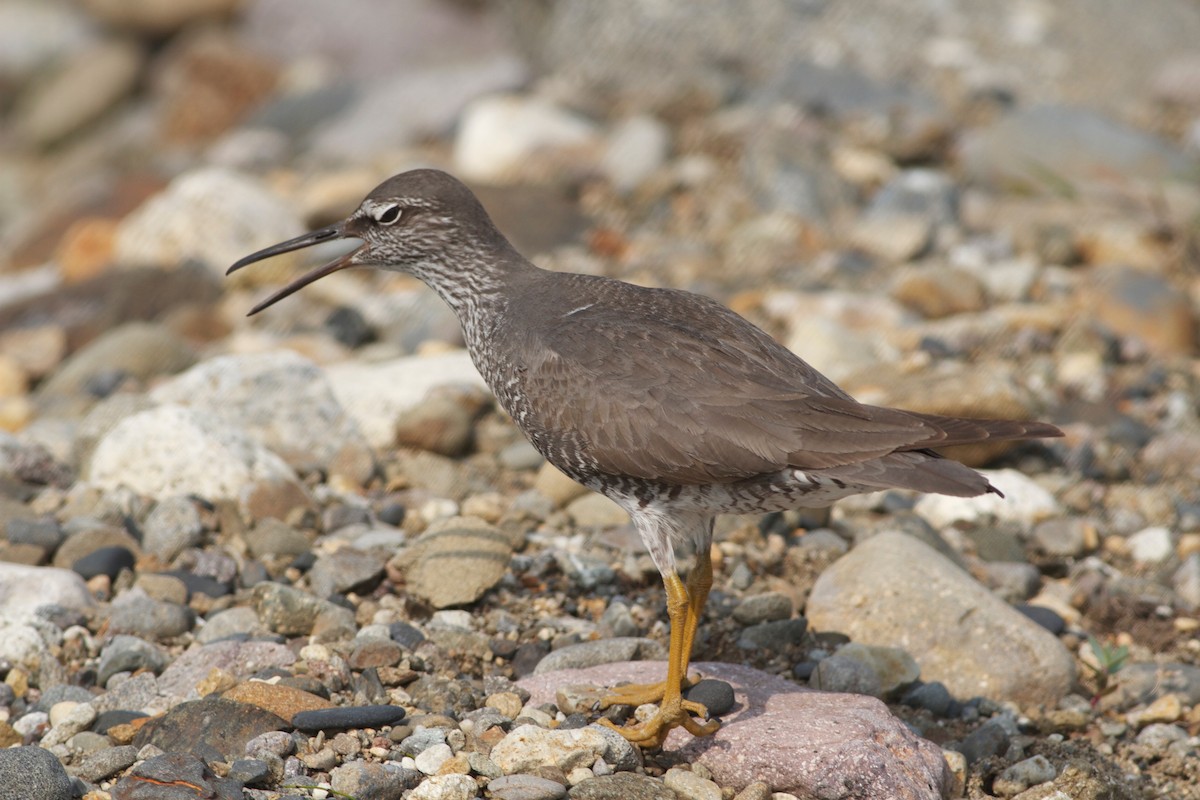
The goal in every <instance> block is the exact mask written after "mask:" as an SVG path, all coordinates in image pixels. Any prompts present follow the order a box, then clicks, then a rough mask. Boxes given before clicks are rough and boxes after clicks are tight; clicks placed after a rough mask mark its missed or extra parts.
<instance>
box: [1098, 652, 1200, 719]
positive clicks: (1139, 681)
mask: <svg viewBox="0 0 1200 800" xmlns="http://www.w3.org/2000/svg"><path fill="white" fill-rule="evenodd" d="M1113 683H1114V684H1115V685H1116V687H1117V688H1116V691H1114V692H1113V694H1112V695H1111V701H1110V702H1112V704H1113V705H1114V706H1115V707H1116V708H1119V709H1121V710H1127V709H1130V708H1132V707H1133V706H1135V705H1139V704H1142V703H1150V702H1153V701H1154V700H1157V699H1158V698H1160V697H1163V696H1164V695H1168V694H1177V695H1179V698H1180V700H1182V701H1183V703H1184V704H1186V705H1195V704H1197V703H1200V667H1198V666H1195V665H1193V664H1181V663H1177V662H1165V663H1162V664H1156V663H1152V662H1151V663H1144V662H1138V663H1133V664H1127V665H1126V666H1125V667H1123V668H1122V669H1121V671H1120V672H1118V673H1117V674H1116V675H1115V676H1114V680H1113Z"/></svg>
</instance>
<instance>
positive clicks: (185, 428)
mask: <svg viewBox="0 0 1200 800" xmlns="http://www.w3.org/2000/svg"><path fill="white" fill-rule="evenodd" d="M88 477H89V479H90V480H91V481H92V482H93V483H95V484H96V485H97V486H100V487H101V488H108V489H112V488H117V487H120V486H125V487H128V488H130V489H133V490H134V491H136V492H138V493H140V494H146V495H150V496H151V497H164V496H168V495H178V494H184V493H191V494H196V495H199V496H201V497H204V498H205V499H207V500H225V499H236V498H237V497H238V496H239V494H240V492H241V491H242V489H243V487H245V486H247V485H249V484H252V483H254V482H255V481H260V480H276V481H285V482H286V481H295V475H294V473H293V472H292V470H291V468H290V467H288V465H287V464H286V463H284V462H283V460H282V459H280V458H279V456H277V455H275V454H274V453H271V452H270V451H268V450H267V449H266V448H264V447H263V446H262V445H260V444H258V443H257V442H255V441H253V440H252V439H251V438H250V437H248V436H247V435H246V434H245V433H243V432H242V431H240V430H238V429H236V428H231V427H228V426H227V425H225V424H224V423H222V422H221V421H220V420H219V419H216V418H215V417H212V416H211V415H208V414H205V413H203V412H200V411H197V410H195V409H190V408H185V407H184V406H179V405H162V406H158V407H157V408H153V409H150V410H148V411H143V412H140V413H138V414H134V415H133V416H130V417H126V418H125V419H123V420H122V421H121V422H119V423H117V425H116V426H115V427H114V428H113V429H112V430H111V431H109V432H108V433H107V434H106V435H105V436H104V438H102V439H101V440H100V441H99V442H98V443H97V444H96V449H95V451H94V452H93V453H92V458H91V463H90V464H89V465H88Z"/></svg>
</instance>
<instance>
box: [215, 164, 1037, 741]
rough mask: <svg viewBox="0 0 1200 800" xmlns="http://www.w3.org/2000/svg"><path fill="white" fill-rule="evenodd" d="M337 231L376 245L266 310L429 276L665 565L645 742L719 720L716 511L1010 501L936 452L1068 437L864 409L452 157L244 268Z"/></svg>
mask: <svg viewBox="0 0 1200 800" xmlns="http://www.w3.org/2000/svg"><path fill="white" fill-rule="evenodd" d="M335 239H358V240H361V241H362V244H361V245H360V246H359V247H358V248H357V249H355V250H353V251H351V252H349V253H347V254H346V255H343V256H341V257H340V258H338V259H336V260H334V261H332V262H331V263H329V264H326V265H325V266H322V267H319V268H317V269H315V270H313V271H312V272H309V273H307V274H305V275H303V276H302V277H300V278H298V279H297V280H295V281H293V282H292V283H290V284H288V285H287V286H285V287H284V288H283V289H280V290H279V291H278V292H276V293H275V294H273V295H271V296H270V297H268V298H267V299H265V300H263V301H262V302H261V303H259V304H258V305H257V306H255V307H254V309H253V310H252V311H251V312H250V313H251V314H254V313H256V312H258V311H261V310H262V309H264V308H266V307H267V306H269V305H271V304H273V303H275V302H277V301H278V300H280V299H282V298H284V297H287V296H288V295H290V294H292V293H293V292H295V291H296V290H298V289H300V288H301V287H303V286H307V285H308V284H310V283H312V282H313V281H315V280H317V279H319V278H322V277H324V276H326V275H329V274H331V273H333V272H337V271H338V270H341V269H345V268H347V267H356V266H369V267H380V268H383V269H392V270H396V271H398V272H404V273H408V274H410V275H414V276H416V277H417V278H419V279H421V280H422V281H424V282H425V283H426V284H428V285H429V286H430V287H431V288H432V289H433V290H434V291H435V292H437V293H438V295H439V296H441V298H442V299H443V300H445V301H446V302H447V303H448V304H449V305H450V307H451V308H452V309H454V312H455V314H457V315H458V319H459V322H460V323H461V324H462V330H463V336H464V338H465V339H466V343H467V349H468V350H469V351H470V354H471V358H472V360H473V361H474V362H475V366H476V367H477V368H478V369H479V372H480V373H481V374H482V375H483V377H484V379H485V380H486V381H487V383H488V385H489V386H490V387H491V389H492V391H493V392H494V393H495V395H496V398H497V399H498V400H499V401H500V404H501V405H502V406H503V407H504V410H505V411H507V412H508V413H509V414H510V415H511V416H512V418H513V419H514V420H515V421H516V423H517V425H518V426H520V428H521V430H522V431H524V432H525V435H526V436H528V437H529V439H530V441H532V442H533V445H534V447H536V448H537V450H538V451H539V452H540V453H541V454H542V455H543V456H545V457H546V459H547V460H548V461H549V462H550V463H552V464H553V465H554V466H556V467H558V468H559V469H560V470H562V471H563V472H564V473H566V474H567V475H569V476H570V477H572V478H574V479H575V480H577V481H579V482H580V483H582V484H583V485H584V486H587V487H588V488H589V489H593V490H595V491H597V492H600V493H601V494H604V495H606V496H608V497H610V498H612V499H613V500H614V501H616V502H617V503H618V504H619V505H620V506H621V507H622V508H624V509H625V510H626V511H627V512H629V516H630V518H631V519H632V520H633V523H634V525H635V526H636V527H637V530H638V532H639V533H640V534H641V537H642V540H643V541H644V542H645V544H646V547H647V549H648V550H649V552H650V557H651V558H652V559H653V560H654V564H655V566H657V567H658V570H659V572H660V573H662V579H663V584H664V585H665V587H666V592H667V612H668V614H669V615H670V623H671V634H670V635H671V642H670V651H669V656H668V667H667V676H666V679H665V680H664V681H662V682H661V683H656V684H648V685H638V686H625V687H619V688H617V689H616V690H614V691H613V692H612V693H611V694H609V695H608V696H606V697H605V698H604V700H603V701H602V705H604V706H609V705H614V704H618V703H619V704H629V705H640V704H643V703H658V705H659V708H658V711H657V712H656V713H655V714H654V716H653V717H651V718H650V719H648V720H647V721H645V722H642V723H640V724H637V725H632V726H629V727H623V728H618V730H620V732H621V733H622V734H623V735H624V736H625V737H626V738H628V739H629V740H630V741H633V742H636V743H638V744H641V745H644V746H661V745H662V742H663V740H664V739H665V738H666V735H667V733H668V732H669V731H670V730H671V729H672V728H675V727H677V726H680V725H682V726H683V727H684V728H686V729H687V730H688V731H690V732H691V733H693V734H695V735H697V736H704V735H707V734H710V733H713V732H714V731H715V730H716V729H717V728H718V726H719V722H718V721H717V720H710V719H708V718H707V717H708V713H707V710H706V709H705V708H704V706H702V705H700V704H699V703H694V702H690V701H688V700H685V699H684V698H683V695H682V690H683V688H684V687H685V686H686V684H687V681H688V677H687V667H688V663H689V660H690V657H691V651H692V642H693V638H694V636H695V634H696V625H697V623H698V622H699V620H700V616H701V613H702V612H703V609H704V603H705V601H706V599H707V597H708V591H709V588H710V587H711V586H712V563H711V561H710V558H709V551H710V547H711V544H712V535H713V519H714V517H715V515H717V514H722V513H734V514H747V513H757V512H769V511H780V510H784V509H788V508H794V507H798V506H804V507H822V506H827V505H829V504H831V503H833V502H834V501H835V500H838V499H839V498H842V497H847V496H849V495H853V494H859V493H862V492H873V491H877V490H880V489H891V488H898V489H913V490H916V491H919V492H936V493H940V494H948V495H956V496H960V497H970V496H974V495H980V494H984V493H986V492H996V493H997V494H999V492H998V491H997V490H996V488H995V487H993V486H992V485H991V484H990V483H988V481H987V479H986V478H985V477H984V476H982V475H980V474H979V473H977V472H975V471H974V470H972V469H969V468H968V467H966V466H964V465H962V464H960V463H958V462H957V461H953V460H950V459H947V458H943V457H941V456H939V455H938V454H937V453H936V452H934V451H933V450H931V449H930V448H933V447H944V446H947V445H959V444H969V443H972V442H981V441H985V440H997V439H1029V438H1037V437H1047V436H1060V435H1061V431H1059V430H1058V429H1057V428H1055V427H1054V426H1052V425H1047V424H1045V423H1040V422H1016V421H1009V420H975V419H960V418H953V417H942V416H936V415H932V414H920V413H915V412H908V411H899V410H896V409H891V408H880V407H876V406H869V405H863V404H861V403H859V402H857V401H855V400H854V399H853V398H852V397H850V396H849V395H848V394H846V392H844V391H842V390H841V389H840V388H838V387H837V386H836V385H834V383H833V382H832V381H830V380H829V379H828V378H826V377H825V376H824V375H822V374H821V373H819V372H817V371H816V370H815V369H813V368H812V367H810V366H809V365H808V364H806V363H805V362H804V361H802V360H801V359H800V358H799V357H797V356H796V355H794V354H793V353H792V352H790V351H789V350H787V349H786V348H784V347H783V346H782V345H780V344H779V343H777V342H776V341H775V340H774V339H772V338H771V337H770V336H768V335H767V334H766V333H764V332H763V331H761V330H759V329H758V328H756V327H755V326H754V325H751V324H750V323H749V322H747V321H746V320H745V319H743V318H742V317H740V316H738V315H737V314H735V313H734V312H732V311H730V310H729V309H727V308H725V307H724V306H722V305H720V304H719V303H717V302H715V301H714V300H710V299H709V298H707V297H702V296H700V295H696V294H691V293H689V292H683V291H677V290H672V289H648V288H644V287H641V286H634V285H632V284H629V283H624V282H622V281H618V280H612V279H609V278H602V277H596V276H593V275H575V274H569V273H562V272H549V271H546V270H543V269H539V268H538V267H535V266H534V265H533V264H531V263H530V262H529V261H527V260H526V259H525V258H524V257H522V256H521V254H520V253H518V252H517V251H516V249H515V248H514V247H513V246H512V245H511V244H509V242H508V240H507V239H505V238H504V236H503V235H502V234H501V233H500V232H499V231H498V230H497V229H496V227H495V225H494V224H493V223H492V221H491V220H490V219H489V218H488V215H487V213H486V212H485V211H484V209H483V206H482V205H480V203H479V201H478V200H477V199H476V198H475V196H474V195H473V194H472V193H471V191H470V190H469V189H468V188H467V187H466V186H464V185H463V184H461V183H459V182H458V181H457V180H455V179H454V178H452V177H451V176H449V175H447V174H446V173H444V172H439V171H436V170H428V169H425V170H415V171H412V172H405V173H403V174H400V175H397V176H395V177H393V178H391V179H389V180H387V181H385V182H384V183H383V184H381V185H380V186H379V187H378V188H376V189H375V190H374V191H372V192H371V193H370V194H369V195H368V196H367V198H366V199H365V200H363V201H362V204H361V205H360V206H359V207H358V209H357V210H356V211H355V212H354V213H353V214H351V215H350V216H349V217H347V218H346V219H345V220H343V221H341V222H339V223H337V224H335V225H330V226H329V227H326V228H321V229H320V230H316V231H313V232H312V233H307V234H305V235H303V236H299V237H296V238H295V239H290V240H288V241H286V242H282V243H280V244H277V245H275V246H273V247H268V248H266V249H264V250H260V251H258V252H257V253H254V254H252V255H249V256H246V257H245V258H243V259H242V260H240V261H238V262H237V263H236V264H234V265H233V266H232V267H230V268H229V272H234V271H235V270H239V269H241V268H242V267H245V266H246V265H248V264H252V263H254V262H256V261H261V260H262V259H264V258H268V257H270V256H274V255H277V254H279V253H286V252H288V251H291V250H298V249H300V248H303V247H309V246H311V245H315V244H318V243H320V242H327V241H332V240H335ZM683 542H691V543H692V545H693V546H694V548H695V553H696V558H695V565H694V567H693V568H692V569H691V571H690V573H689V574H688V578H687V582H686V583H684V581H683V580H682V579H681V578H680V576H679V573H678V572H677V570H676V565H675V549H674V548H675V545H676V544H679V543H683Z"/></svg>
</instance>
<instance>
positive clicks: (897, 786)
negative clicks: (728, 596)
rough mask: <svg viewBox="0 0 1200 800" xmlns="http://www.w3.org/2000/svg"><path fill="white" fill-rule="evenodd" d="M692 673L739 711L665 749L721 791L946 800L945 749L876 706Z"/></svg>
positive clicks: (729, 672) (715, 673)
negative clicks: (727, 689) (724, 689)
mask: <svg viewBox="0 0 1200 800" xmlns="http://www.w3.org/2000/svg"><path fill="white" fill-rule="evenodd" d="M692 668H693V670H694V671H697V672H700V673H701V674H704V675H709V676H712V677H715V678H718V679H721V680H725V681H728V682H729V683H731V684H733V686H734V691H735V693H736V695H737V701H738V710H737V711H735V712H734V713H732V714H730V715H728V716H727V717H725V718H724V719H723V721H722V726H721V729H720V730H719V731H717V732H716V733H715V734H714V735H712V736H710V737H705V738H703V739H697V738H695V737H693V736H691V734H688V733H686V732H685V731H683V730H678V731H673V732H672V733H671V735H670V736H669V737H668V739H667V743H666V745H665V749H666V750H668V751H671V752H673V753H676V754H677V756H678V757H679V758H680V759H682V760H683V761H684V762H685V763H693V764H696V763H698V764H701V765H703V766H704V767H706V768H707V769H708V770H709V772H710V773H711V774H712V779H713V780H714V781H716V782H717V783H718V784H719V785H721V786H745V785H747V784H749V783H750V782H752V781H763V782H765V783H767V784H769V785H770V786H772V787H774V788H775V789H777V790H779V791H785V792H791V793H793V794H795V795H797V796H801V797H814V798H829V800H832V799H833V798H848V797H855V798H863V800H866V798H876V797H889V798H892V797H894V798H906V799H908V800H917V798H921V800H925V798H937V797H949V796H950V784H951V777H950V773H949V770H948V768H947V767H946V763H945V761H944V760H943V759H942V755H941V751H940V749H939V748H938V747H937V746H935V745H933V744H931V743H929V742H927V741H925V740H924V739H921V738H919V737H917V736H916V735H915V734H913V733H912V732H911V731H910V730H908V728H907V727H906V726H905V725H904V724H903V723H902V722H900V721H899V720H897V719H896V718H895V717H892V716H891V715H890V714H889V713H888V711H887V707H886V706H884V705H883V703H881V702H880V701H878V700H876V699H874V698H869V697H863V696H860V695H842V694H826V693H824V692H813V691H811V690H807V689H801V688H799V687H797V686H796V685H795V684H794V683H792V682H790V681H787V680H785V679H783V678H779V677H776V676H773V675H768V674H766V673H763V672H760V671H759V670H755V669H752V668H750V667H745V666H741V665H736V664H719V663H708V662H706V663H700V664H693V665H692ZM661 678H662V672H661V664H655V663H654V662H629V663H627V664H606V665H603V666H599V667H593V668H591V669H587V670H567V671H563V672H551V673H545V674H542V675H537V676H535V677H532V678H526V679H524V680H522V681H520V682H518V685H519V686H522V687H524V688H525V689H527V690H528V691H529V692H530V693H531V696H530V700H529V703H530V704H531V705H534V706H536V705H538V704H540V703H544V702H549V701H552V700H553V697H554V692H555V689H556V687H558V686H561V685H564V684H578V683H591V684H599V685H614V684H615V683H618V682H620V681H631V682H634V683H646V682H652V681H655V680H660V679H661ZM509 735H510V736H511V735H512V734H509ZM498 746H499V745H498ZM493 757H494V755H493ZM606 760H607V758H606ZM610 763H611V762H610ZM581 785H583V784H581Z"/></svg>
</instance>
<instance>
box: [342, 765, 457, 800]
mask: <svg viewBox="0 0 1200 800" xmlns="http://www.w3.org/2000/svg"><path fill="white" fill-rule="evenodd" d="M405 771H406V770H404V768H403V767H401V766H400V765H399V764H371V763H367V762H363V761H351V762H348V763H345V764H342V765H341V766H339V767H335V768H334V769H332V770H330V772H329V784H330V787H331V788H332V789H333V791H335V792H338V793H339V795H341V796H344V797H370V798H376V797H377V798H379V800H400V798H401V797H403V796H404V793H405V791H406V790H407V789H408V788H409V787H408V786H407V783H408V781H407V779H406V777H405V775H404V772H405ZM457 777H466V776H463V775H460V776H457ZM468 780H470V778H468ZM473 785H474V781H472V786H473ZM411 796H412V795H409V797H411ZM473 796H474V795H473V794H471V795H468V797H473Z"/></svg>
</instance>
